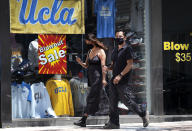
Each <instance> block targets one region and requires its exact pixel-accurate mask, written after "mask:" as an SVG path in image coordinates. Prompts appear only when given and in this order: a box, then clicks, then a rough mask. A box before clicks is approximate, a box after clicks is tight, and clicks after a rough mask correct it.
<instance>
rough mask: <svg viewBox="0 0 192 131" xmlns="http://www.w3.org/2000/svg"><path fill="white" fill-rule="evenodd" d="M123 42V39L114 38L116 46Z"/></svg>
mask: <svg viewBox="0 0 192 131" xmlns="http://www.w3.org/2000/svg"><path fill="white" fill-rule="evenodd" d="M123 42H124V39H123V38H115V43H116V44H118V45H122V44H123Z"/></svg>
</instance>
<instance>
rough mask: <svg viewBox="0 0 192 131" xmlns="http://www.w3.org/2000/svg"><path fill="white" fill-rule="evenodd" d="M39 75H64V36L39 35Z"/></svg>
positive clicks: (65, 58) (65, 67) (65, 60)
mask: <svg viewBox="0 0 192 131" xmlns="http://www.w3.org/2000/svg"><path fill="white" fill-rule="evenodd" d="M38 44H39V49H38V54H39V74H66V73H67V56H66V35H39V36H38Z"/></svg>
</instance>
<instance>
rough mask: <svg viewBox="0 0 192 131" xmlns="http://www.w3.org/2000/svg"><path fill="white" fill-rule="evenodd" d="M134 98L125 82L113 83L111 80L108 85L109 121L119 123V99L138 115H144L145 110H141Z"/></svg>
mask: <svg viewBox="0 0 192 131" xmlns="http://www.w3.org/2000/svg"><path fill="white" fill-rule="evenodd" d="M134 98H135V97H134V94H133V93H132V90H131V88H129V86H128V84H127V83H126V84H121V85H120V84H117V85H114V84H113V83H112V81H111V82H110V87H109V102H110V109H109V110H110V112H109V118H110V122H112V123H113V124H116V125H119V111H118V101H121V102H122V103H123V104H125V105H126V106H127V107H128V108H129V109H130V110H131V111H133V112H135V113H136V114H138V115H139V116H140V117H143V116H145V112H144V111H143V110H142V108H141V106H139V105H138V104H137V103H135V101H134Z"/></svg>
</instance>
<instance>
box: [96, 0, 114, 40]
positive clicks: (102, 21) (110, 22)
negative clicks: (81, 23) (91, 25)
mask: <svg viewBox="0 0 192 131" xmlns="http://www.w3.org/2000/svg"><path fill="white" fill-rule="evenodd" d="M94 3H95V5H94V7H95V9H94V12H95V13H96V15H97V38H114V37H115V0H95V1H94Z"/></svg>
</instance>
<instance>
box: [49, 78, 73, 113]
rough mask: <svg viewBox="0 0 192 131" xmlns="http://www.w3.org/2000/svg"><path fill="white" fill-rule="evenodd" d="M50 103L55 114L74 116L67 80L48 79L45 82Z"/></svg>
mask: <svg viewBox="0 0 192 131" xmlns="http://www.w3.org/2000/svg"><path fill="white" fill-rule="evenodd" d="M46 88H47V90H48V93H49V96H50V99H51V104H52V106H53V109H54V111H55V113H56V115H58V116H60V115H69V116H74V108H73V100H72V94H71V88H70V84H69V81H68V80H66V79H62V80H54V79H50V80H48V81H47V83H46Z"/></svg>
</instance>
